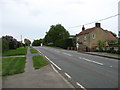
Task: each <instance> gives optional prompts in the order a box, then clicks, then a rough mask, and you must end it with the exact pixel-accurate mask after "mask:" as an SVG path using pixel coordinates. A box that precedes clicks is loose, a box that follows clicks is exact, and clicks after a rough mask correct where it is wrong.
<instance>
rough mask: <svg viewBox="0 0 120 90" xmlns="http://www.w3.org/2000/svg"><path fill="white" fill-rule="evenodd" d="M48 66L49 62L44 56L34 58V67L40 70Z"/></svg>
mask: <svg viewBox="0 0 120 90" xmlns="http://www.w3.org/2000/svg"><path fill="white" fill-rule="evenodd" d="M46 65H48V62H47V61H46V60H45V58H44V57H42V56H33V67H34V68H35V69H39V68H41V67H43V66H46Z"/></svg>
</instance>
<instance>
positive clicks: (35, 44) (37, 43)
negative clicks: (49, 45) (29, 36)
mask: <svg viewBox="0 0 120 90" xmlns="http://www.w3.org/2000/svg"><path fill="white" fill-rule="evenodd" d="M42 41H43V40H42V39H39V40H38V39H37V40H34V41H33V43H32V46H41V43H42Z"/></svg>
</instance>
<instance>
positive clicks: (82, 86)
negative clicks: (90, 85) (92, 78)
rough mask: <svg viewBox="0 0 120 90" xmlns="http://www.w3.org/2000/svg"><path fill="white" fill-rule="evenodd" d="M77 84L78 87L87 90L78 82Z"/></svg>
mask: <svg viewBox="0 0 120 90" xmlns="http://www.w3.org/2000/svg"><path fill="white" fill-rule="evenodd" d="M76 84H77V85H78V86H80V87H81V88H82V89H83V90H86V89H85V87H83V86H82V85H81V84H79V83H78V82H76Z"/></svg>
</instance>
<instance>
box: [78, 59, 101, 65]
mask: <svg viewBox="0 0 120 90" xmlns="http://www.w3.org/2000/svg"><path fill="white" fill-rule="evenodd" d="M79 59H83V60H85V61H88V62H92V63H95V64H99V65H103V63H100V62H96V61H93V60H89V59H86V58H82V57H79Z"/></svg>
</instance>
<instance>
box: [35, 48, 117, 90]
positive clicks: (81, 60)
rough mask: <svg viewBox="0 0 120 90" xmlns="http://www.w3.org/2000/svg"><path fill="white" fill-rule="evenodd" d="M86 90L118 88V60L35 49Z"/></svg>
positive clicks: (66, 51) (53, 49) (70, 52)
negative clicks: (92, 89) (88, 89)
mask: <svg viewBox="0 0 120 90" xmlns="http://www.w3.org/2000/svg"><path fill="white" fill-rule="evenodd" d="M34 48H36V49H37V50H39V51H40V52H41V53H43V54H44V55H45V56H47V57H48V58H49V59H50V60H51V61H52V62H54V63H55V64H56V65H57V66H59V67H60V68H61V69H62V70H63V71H65V72H66V73H67V74H68V75H70V76H71V77H72V79H74V80H75V81H77V82H78V83H80V84H81V85H82V86H84V87H85V88H118V60H115V59H110V58H105V57H100V56H95V55H89V54H83V53H78V52H76V51H68V50H63V49H55V48H50V47H34Z"/></svg>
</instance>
